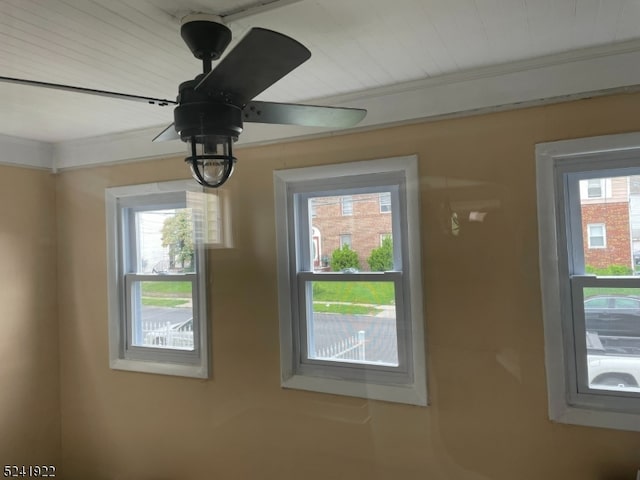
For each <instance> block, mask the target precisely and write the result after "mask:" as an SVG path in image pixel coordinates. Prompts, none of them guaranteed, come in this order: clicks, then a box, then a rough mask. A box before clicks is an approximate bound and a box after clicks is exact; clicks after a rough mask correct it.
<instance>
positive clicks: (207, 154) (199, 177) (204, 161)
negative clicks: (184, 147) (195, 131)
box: [185, 136, 236, 188]
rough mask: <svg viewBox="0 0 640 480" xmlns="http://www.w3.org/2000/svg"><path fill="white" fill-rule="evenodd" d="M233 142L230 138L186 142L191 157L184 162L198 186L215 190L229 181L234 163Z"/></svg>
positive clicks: (213, 137) (212, 137) (195, 138)
mask: <svg viewBox="0 0 640 480" xmlns="http://www.w3.org/2000/svg"><path fill="white" fill-rule="evenodd" d="M233 140H234V139H233V138H231V137H217V136H201V137H191V139H190V141H189V142H188V144H189V149H190V152H189V153H191V156H189V157H187V158H185V162H187V163H188V164H189V167H190V168H191V175H192V176H193V178H194V179H195V180H196V181H197V182H198V183H199V184H200V185H202V186H203V187H209V188H217V187H220V186H222V185H223V184H224V183H225V182H226V181H227V180H228V179H229V177H230V176H231V174H232V173H233V167H234V166H235V163H236V158H235V157H234V156H233V150H232V145H233Z"/></svg>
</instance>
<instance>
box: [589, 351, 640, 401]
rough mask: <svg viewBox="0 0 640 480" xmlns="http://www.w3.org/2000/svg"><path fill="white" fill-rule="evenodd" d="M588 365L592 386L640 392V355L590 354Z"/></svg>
mask: <svg viewBox="0 0 640 480" xmlns="http://www.w3.org/2000/svg"><path fill="white" fill-rule="evenodd" d="M587 366H588V371H589V386H590V387H591V388H599V389H605V390H618V389H620V390H623V389H624V391H633V392H640V357H632V356H624V357H622V356H620V357H618V356H613V355H588V356H587ZM612 387H614V388H612Z"/></svg>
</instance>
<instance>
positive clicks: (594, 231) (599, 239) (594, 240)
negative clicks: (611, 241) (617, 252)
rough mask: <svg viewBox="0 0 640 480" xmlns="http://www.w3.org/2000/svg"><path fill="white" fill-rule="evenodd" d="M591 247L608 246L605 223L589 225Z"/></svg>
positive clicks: (588, 234) (588, 232) (588, 233)
mask: <svg viewBox="0 0 640 480" xmlns="http://www.w3.org/2000/svg"><path fill="white" fill-rule="evenodd" d="M587 240H588V243H589V248H607V230H606V227H605V224H604V223H590V224H589V225H587Z"/></svg>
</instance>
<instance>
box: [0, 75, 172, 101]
mask: <svg viewBox="0 0 640 480" xmlns="http://www.w3.org/2000/svg"><path fill="white" fill-rule="evenodd" d="M0 82H5V83H17V84H19V85H28V86H31V87H43V88H51V89H54V90H66V91H68V92H76V93H86V94H89V95H97V96H100V97H111V98H120V99H122V100H132V101H134V102H143V103H149V104H151V105H159V106H161V107H164V106H166V105H177V104H178V102H175V101H173V100H167V99H164V98H153V97H143V96H141V95H129V94H127V93H118V92H109V91H107V90H94V89H92V88H82V87H74V86H72V85H61V84H58V83H48V82H38V81H35V80H24V79H22V78H11V77H0Z"/></svg>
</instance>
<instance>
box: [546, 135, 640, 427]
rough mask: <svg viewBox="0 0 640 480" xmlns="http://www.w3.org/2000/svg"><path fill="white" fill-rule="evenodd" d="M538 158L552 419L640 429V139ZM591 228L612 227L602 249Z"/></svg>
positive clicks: (579, 144) (582, 142) (581, 143)
mask: <svg viewBox="0 0 640 480" xmlns="http://www.w3.org/2000/svg"><path fill="white" fill-rule="evenodd" d="M537 157H538V209H539V212H538V219H539V223H540V229H539V234H540V262H541V284H542V292H543V309H544V323H545V346H546V348H545V352H546V363H547V381H548V387H549V413H550V417H551V418H552V419H554V420H558V421H561V422H566V423H576V424H582V425H593V426H599V427H610V428H619V429H626V430H640V388H638V384H639V383H640V352H639V350H638V346H639V340H640V338H639V337H638V336H637V333H638V332H637V330H636V327H635V326H634V323H633V322H629V318H630V315H633V314H634V313H636V312H637V309H635V308H633V307H632V306H631V303H632V302H634V301H635V300H636V297H638V294H639V293H640V277H638V276H637V275H635V273H636V272H635V271H634V268H636V267H635V264H636V263H637V262H636V261H635V256H636V255H635V253H634V252H636V244H635V242H636V240H635V238H636V236H635V231H636V230H637V229H638V226H637V225H636V223H637V218H638V217H639V215H638V212H636V210H637V207H636V206H635V204H636V203H638V202H636V200H637V199H636V195H638V194H639V193H640V191H639V189H638V188H637V184H638V183H639V182H638V179H639V178H640V177H639V175H640V160H639V159H640V135H637V134H626V135H616V136H611V137H597V138H593V139H579V140H571V141H564V142H556V143H551V144H543V145H538V146H537ZM589 179H600V180H602V181H601V182H600V183H601V184H602V185H604V189H605V192H604V193H603V195H602V197H601V198H588V195H587V194H586V185H587V180H589ZM596 217H599V218H596ZM592 223H602V224H605V225H606V241H605V242H604V244H605V247H604V248H600V249H590V248H589V243H588V242H589V240H588V237H589V228H588V225H589V224H592ZM618 300H620V306H621V307H619V308H616V305H618ZM625 305H626V306H627V307H629V308H622V307H623V306H625ZM625 324H626V325H625ZM559 366H563V368H559Z"/></svg>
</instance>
